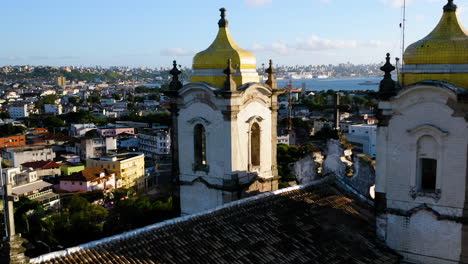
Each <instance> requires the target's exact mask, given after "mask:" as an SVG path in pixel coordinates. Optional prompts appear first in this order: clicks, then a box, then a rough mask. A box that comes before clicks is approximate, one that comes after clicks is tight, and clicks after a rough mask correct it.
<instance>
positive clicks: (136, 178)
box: [86, 153, 146, 189]
mask: <svg viewBox="0 0 468 264" xmlns="http://www.w3.org/2000/svg"><path fill="white" fill-rule="evenodd" d="M93 167H100V168H103V169H106V170H107V171H108V172H109V173H114V174H115V177H116V179H117V180H122V187H125V188H128V187H135V188H136V189H142V188H144V187H145V184H146V177H145V155H144V154H140V153H127V154H119V155H115V156H107V157H100V158H92V159H87V160H86V168H93Z"/></svg>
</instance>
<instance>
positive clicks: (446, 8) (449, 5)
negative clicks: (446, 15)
mask: <svg viewBox="0 0 468 264" xmlns="http://www.w3.org/2000/svg"><path fill="white" fill-rule="evenodd" d="M456 11H457V5H455V4H454V3H453V0H448V3H447V4H446V5H445V6H444V12H456Z"/></svg>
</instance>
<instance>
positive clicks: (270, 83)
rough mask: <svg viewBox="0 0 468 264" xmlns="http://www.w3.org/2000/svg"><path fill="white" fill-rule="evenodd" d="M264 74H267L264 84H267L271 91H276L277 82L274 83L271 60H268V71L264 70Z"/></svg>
mask: <svg viewBox="0 0 468 264" xmlns="http://www.w3.org/2000/svg"><path fill="white" fill-rule="evenodd" d="M265 72H266V73H268V79H267V81H266V82H265V83H266V84H268V85H269V86H270V87H271V89H278V82H277V81H276V77H275V73H276V69H275V68H273V61H272V60H270V67H268V69H266V70H265Z"/></svg>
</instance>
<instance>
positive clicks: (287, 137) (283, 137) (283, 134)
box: [277, 129, 296, 146]
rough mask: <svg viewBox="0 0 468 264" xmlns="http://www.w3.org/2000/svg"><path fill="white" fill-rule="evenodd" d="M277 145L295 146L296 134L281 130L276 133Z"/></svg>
mask: <svg viewBox="0 0 468 264" xmlns="http://www.w3.org/2000/svg"><path fill="white" fill-rule="evenodd" d="M277 142H278V144H285V145H289V146H292V145H296V132H295V131H294V130H287V129H283V130H280V131H279V133H278V141H277Z"/></svg>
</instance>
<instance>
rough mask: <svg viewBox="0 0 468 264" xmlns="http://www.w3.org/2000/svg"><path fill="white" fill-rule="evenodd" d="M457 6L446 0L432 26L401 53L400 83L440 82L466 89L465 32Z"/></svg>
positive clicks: (467, 50)
mask: <svg viewBox="0 0 468 264" xmlns="http://www.w3.org/2000/svg"><path fill="white" fill-rule="evenodd" d="M456 11H457V6H456V5H455V4H454V3H453V0H448V4H447V5H445V6H444V14H443V15H442V18H441V19H440V22H439V24H438V25H437V26H436V27H435V29H434V30H433V31H432V32H431V33H430V34H429V35H427V36H426V37H425V38H423V39H421V40H420V41H418V42H416V43H413V44H411V45H410V46H409V47H408V48H407V49H406V51H405V53H404V54H403V61H404V65H403V67H402V73H401V74H400V84H401V85H409V84H412V83H416V82H420V81H443V82H446V83H450V84H452V85H456V86H459V87H463V88H468V68H467V67H466V66H467V64H468V33H467V32H466V31H465V29H464V28H463V26H462V25H460V23H459V22H458V18H457V14H456Z"/></svg>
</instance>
